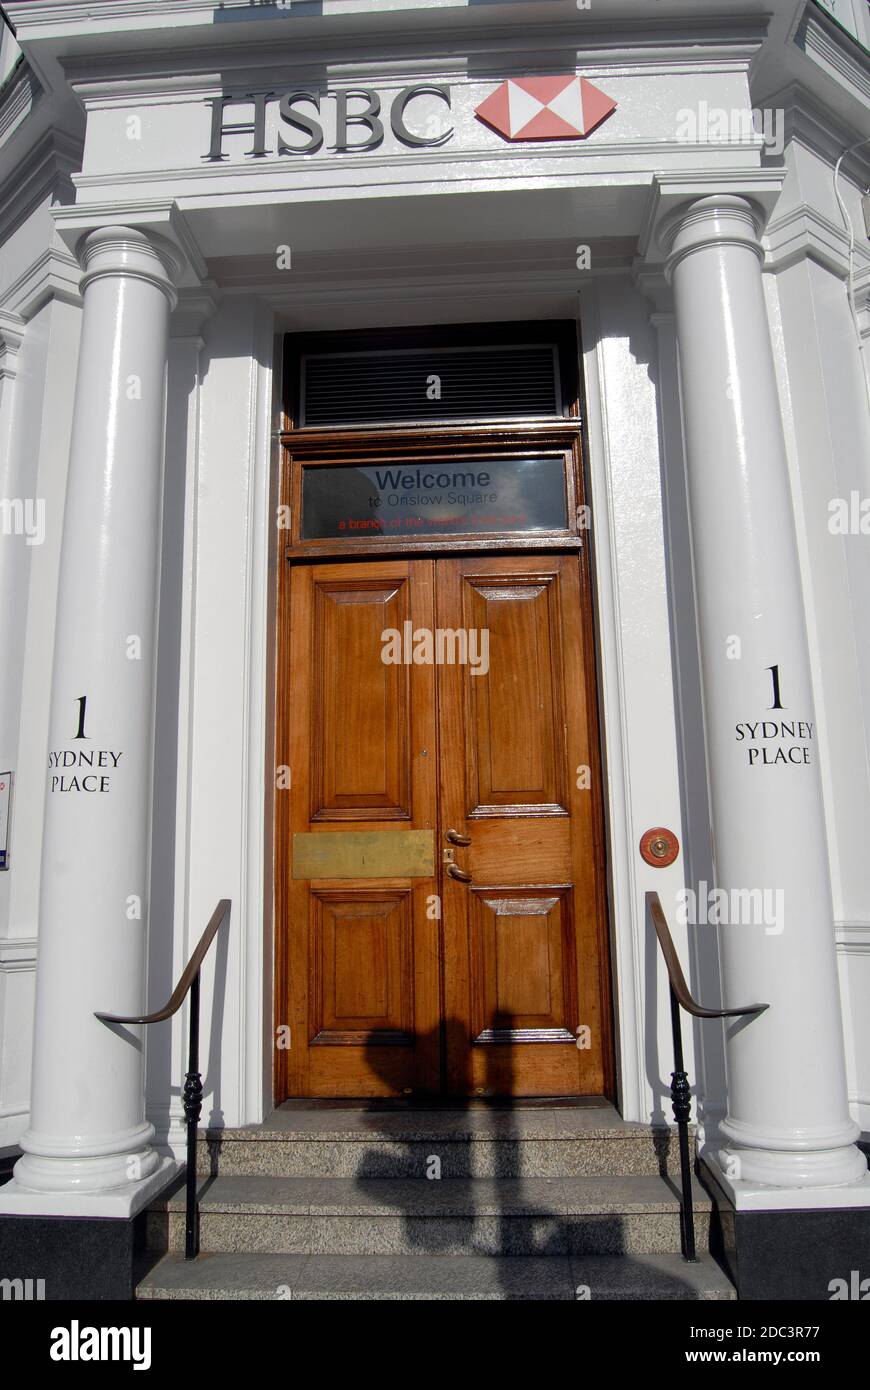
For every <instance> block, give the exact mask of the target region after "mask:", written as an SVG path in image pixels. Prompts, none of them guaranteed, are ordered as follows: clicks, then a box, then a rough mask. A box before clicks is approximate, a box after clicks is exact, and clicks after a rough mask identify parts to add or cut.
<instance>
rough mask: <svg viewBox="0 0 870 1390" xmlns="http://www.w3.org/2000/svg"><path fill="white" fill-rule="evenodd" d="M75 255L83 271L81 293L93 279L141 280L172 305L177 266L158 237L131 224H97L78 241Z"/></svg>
mask: <svg viewBox="0 0 870 1390" xmlns="http://www.w3.org/2000/svg"><path fill="white" fill-rule="evenodd" d="M78 255H79V260H80V261H81V264H82V268H83V270H84V275H83V276H82V282H81V288H82V293H84V291H85V290H86V289H87V287H88V285H90V284H93V282H94V281H95V280H101V279H106V278H120V279H135V280H145V281H147V282H148V283H149V284H152V285H154V286H156V288H157V289H159V290H161V291H162V292H163V293H164V294H165V295H166V298H167V299H168V300H169V306H170V308H172V309H174V308H175V305H176V302H177V298H178V296H177V294H176V290H175V282H176V280H177V279H178V276H179V273H180V271H181V265H180V262H179V260H178V258H177V256H176V255H175V254H174V253H173V251H172V249H171V248H170V247H169V246H168V245H167V244H166V243H165V242H164V240H163V238H162V237H156V236H155V235H154V234H153V233H145V232H142V231H139V230H138V229H137V228H134V227H120V226H109V227H98V228H97V229H96V231H93V232H91V233H89V235H88V236H86V237H85V238H84V240H83V241H82V242H81V244H80V245H79V247H78Z"/></svg>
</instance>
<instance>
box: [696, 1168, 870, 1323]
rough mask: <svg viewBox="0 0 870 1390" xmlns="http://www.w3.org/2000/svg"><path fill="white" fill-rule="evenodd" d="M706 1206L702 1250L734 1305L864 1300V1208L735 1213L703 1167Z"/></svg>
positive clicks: (867, 1217) (869, 1252)
mask: <svg viewBox="0 0 870 1390" xmlns="http://www.w3.org/2000/svg"><path fill="white" fill-rule="evenodd" d="M700 1177H701V1181H702V1182H703V1184H704V1186H705V1187H706V1189H707V1191H708V1192H709V1193H710V1196H711V1198H712V1201H713V1211H712V1214H711V1220H710V1249H711V1251H712V1253H713V1254H714V1255H715V1256H716V1258H717V1259H718V1260H719V1261H720V1262H721V1263H722V1264H723V1265H724V1266H725V1268H726V1270H727V1271H728V1274H729V1275H730V1277H731V1280H732V1281H733V1283H734V1284H735V1285H736V1287H737V1295H738V1297H739V1298H740V1299H741V1300H745V1301H749V1302H753V1301H756V1300H768V1299H773V1300H775V1301H781V1300H787V1299H797V1300H800V1301H801V1302H807V1301H810V1302H828V1301H829V1300H831V1299H833V1298H834V1297H835V1295H836V1296H837V1297H839V1298H841V1299H842V1298H846V1299H850V1298H861V1297H863V1296H864V1295H862V1294H861V1293H860V1284H861V1281H862V1280H864V1279H866V1280H868V1283H867V1285H866V1291H867V1293H868V1294H870V1207H848V1208H838V1209H835V1210H825V1209H823V1208H818V1207H817V1208H813V1209H812V1210H809V1209H807V1210H801V1211H736V1210H735V1208H734V1205H733V1203H732V1202H731V1200H730V1198H729V1197H728V1195H727V1193H726V1192H725V1191H724V1189H723V1188H722V1187H720V1185H719V1183H718V1182H717V1181H716V1179H715V1177H714V1175H713V1174H712V1173H711V1172H710V1170H709V1168H708V1167H707V1165H706V1164H704V1163H702V1164H701V1167H700Z"/></svg>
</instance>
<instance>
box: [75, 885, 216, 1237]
mask: <svg viewBox="0 0 870 1390" xmlns="http://www.w3.org/2000/svg"><path fill="white" fill-rule="evenodd" d="M229 910H230V900H229V898H221V900H220V902H219V903H218V905H217V907H216V908H215V910H214V912H213V913H212V915H211V918H210V919H209V924H208V926H207V927H206V929H205V931H204V932H203V934H202V936H201V937H200V938H199V941H198V942H197V944H196V949H195V950H194V952H193V954H192V956H191V957H190V960H189V961H188V962H187V965H186V966H185V967H184V970H183V971H182V974H181V978H180V979H179V981H178V984H177V985H176V986H175V989H174V990H173V991H172V994H171V995H170V996H169V999H168V1000H167V1002H166V1003H165V1004H164V1006H163V1008H162V1009H158V1010H157V1013H154V1014H143V1015H142V1016H141V1017H139V1018H125V1017H123V1016H122V1015H121V1014H96V1015H95V1017H97V1018H99V1019H100V1020H101V1021H102V1022H103V1023H162V1022H163V1020H164V1019H165V1018H171V1017H172V1015H173V1014H174V1013H177V1011H178V1010H179V1009H180V1008H181V1005H182V1004H183V1002H184V999H185V996H186V994H187V992H188V990H189V991H190V1028H189V1035H188V1053H187V1076H186V1077H185V1078H184V1092H183V1096H184V1118H185V1120H186V1122H187V1169H186V1174H185V1176H186V1179H187V1182H186V1204H185V1220H184V1258H185V1259H186V1260H192V1259H195V1257H196V1256H197V1255H198V1254H199V1208H198V1206H197V1201H196V1136H197V1128H198V1126H199V1117H200V1115H201V1114H202V1076H201V1075H200V1071H199V976H200V970H201V968H202V963H203V961H204V959H205V957H206V954H207V952H208V948H209V946H210V945H211V943H212V941H213V940H214V938H215V937H216V936H217V934H218V931H219V930H220V928H221V926H222V925H223V923H224V922H225V921H226V918H227V916H228V915H229Z"/></svg>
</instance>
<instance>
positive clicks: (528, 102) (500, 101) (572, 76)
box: [474, 73, 616, 140]
mask: <svg viewBox="0 0 870 1390" xmlns="http://www.w3.org/2000/svg"><path fill="white" fill-rule="evenodd" d="M615 110H616V102H615V101H614V100H613V98H612V97H609V96H608V95H607V93H606V92H602V91H601V90H600V88H598V87H596V86H594V85H593V84H592V83H591V82H590V81H588V79H587V78H585V77H578V76H577V75H576V73H568V74H566V75H564V76H562V77H509V78H508V79H507V81H506V82H502V84H501V86H500V87H496V89H495V91H494V92H492V93H491V94H490V95H489V96H488V97H487V98H486V100H485V101H483V102H481V104H480V106H478V107H477V109H476V111H475V113H474V114H475V115H476V116H477V119H478V120H479V121H483V122H484V124H485V125H488V126H489V127H490V128H491V129H492V130H495V131H497V132H498V134H499V135H502V136H504V138H505V140H582V139H584V138H585V137H586V136H587V135H589V134H590V132H591V131H593V130H595V128H596V126H599V125H601V122H602V121H606V120H607V117H608V116H610V115H612V113H613V112H614V111H615Z"/></svg>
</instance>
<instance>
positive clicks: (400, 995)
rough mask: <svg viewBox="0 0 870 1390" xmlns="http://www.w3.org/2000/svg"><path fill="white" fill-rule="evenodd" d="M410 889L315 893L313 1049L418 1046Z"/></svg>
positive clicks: (313, 908) (345, 889)
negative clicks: (415, 1033)
mask: <svg viewBox="0 0 870 1390" xmlns="http://www.w3.org/2000/svg"><path fill="white" fill-rule="evenodd" d="M412 932H413V922H412V904H411V891H410V889H409V888H400V889H381V890H373V889H371V888H368V889H366V888H357V889H353V888H333V889H317V888H314V889H312V890H311V933H312V936H311V942H310V953H311V954H310V959H311V978H310V983H309V988H310V992H311V1006H312V1026H311V1032H312V1037H311V1044H312V1046H320V1047H323V1046H340V1047H342V1046H348V1045H356V1046H363V1047H367V1046H388V1045H392V1046H404V1047H409V1046H412V1045H413V1041H414V1036H413V1026H414V1015H413V999H414V981H413V975H412V967H413V960H414V944H413V940H412Z"/></svg>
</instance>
